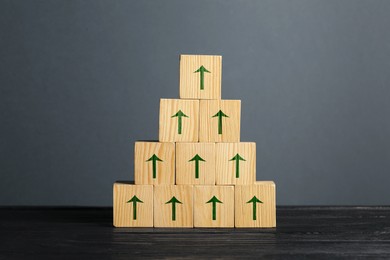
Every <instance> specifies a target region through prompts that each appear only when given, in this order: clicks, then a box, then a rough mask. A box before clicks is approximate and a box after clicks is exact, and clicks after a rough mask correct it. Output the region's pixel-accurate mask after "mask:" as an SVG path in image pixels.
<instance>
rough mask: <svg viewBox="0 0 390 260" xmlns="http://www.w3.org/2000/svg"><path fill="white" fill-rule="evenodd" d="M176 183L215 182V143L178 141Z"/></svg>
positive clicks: (197, 183) (196, 183) (201, 183)
mask: <svg viewBox="0 0 390 260" xmlns="http://www.w3.org/2000/svg"><path fill="white" fill-rule="evenodd" d="M176 184H195V185H205V184H209V185H210V184H211V185H214V184H215V143H176Z"/></svg>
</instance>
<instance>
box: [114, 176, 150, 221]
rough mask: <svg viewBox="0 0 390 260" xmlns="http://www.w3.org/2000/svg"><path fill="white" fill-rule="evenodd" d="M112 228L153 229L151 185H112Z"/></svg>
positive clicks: (122, 183) (118, 183) (121, 183)
mask: <svg viewBox="0 0 390 260" xmlns="http://www.w3.org/2000/svg"><path fill="white" fill-rule="evenodd" d="M113 190H114V194H113V196H114V200H113V207H114V210H113V212H114V216H113V219H114V226H115V227H153V185H132V184H130V182H128V183H125V182H116V183H114V189H113Z"/></svg>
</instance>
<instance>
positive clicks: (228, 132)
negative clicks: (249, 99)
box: [199, 100, 241, 142]
mask: <svg viewBox="0 0 390 260" xmlns="http://www.w3.org/2000/svg"><path fill="white" fill-rule="evenodd" d="M220 110H221V111H222V112H223V113H224V114H226V115H227V116H228V117H223V118H222V134H219V131H218V130H219V129H218V128H219V126H218V125H219V119H218V117H213V116H214V115H216V114H217V113H218V111H220ZM199 114H200V120H199V141H200V142H239V141H240V124H241V100H200V112H199Z"/></svg>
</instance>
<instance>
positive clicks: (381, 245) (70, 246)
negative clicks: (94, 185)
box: [0, 207, 390, 259]
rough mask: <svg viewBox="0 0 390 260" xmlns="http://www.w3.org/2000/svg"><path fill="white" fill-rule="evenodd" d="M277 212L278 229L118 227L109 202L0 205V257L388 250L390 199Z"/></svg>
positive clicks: (386, 254)
mask: <svg viewBox="0 0 390 260" xmlns="http://www.w3.org/2000/svg"><path fill="white" fill-rule="evenodd" d="M277 216H278V218H277V222H278V227H277V228H276V229H153V228H133V229H131V228H120V229H119V228H113V227H112V224H111V223H112V209H111V208H0V259H19V258H20V259H134V258H142V257H147V258H153V259H155V258H179V259H181V258H196V257H198V258H239V259H242V258H260V257H261V258H279V259H288V258H293V259H303V258H323V259H335V258H368V257H371V258H375V259H377V258H387V259H389V258H390V207H278V209H277Z"/></svg>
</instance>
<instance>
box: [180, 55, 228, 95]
mask: <svg viewBox="0 0 390 260" xmlns="http://www.w3.org/2000/svg"><path fill="white" fill-rule="evenodd" d="M221 75H222V56H210V55H180V98H192V99H221Z"/></svg>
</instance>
